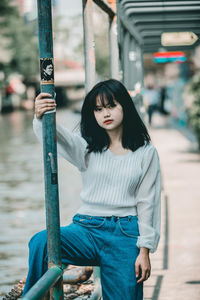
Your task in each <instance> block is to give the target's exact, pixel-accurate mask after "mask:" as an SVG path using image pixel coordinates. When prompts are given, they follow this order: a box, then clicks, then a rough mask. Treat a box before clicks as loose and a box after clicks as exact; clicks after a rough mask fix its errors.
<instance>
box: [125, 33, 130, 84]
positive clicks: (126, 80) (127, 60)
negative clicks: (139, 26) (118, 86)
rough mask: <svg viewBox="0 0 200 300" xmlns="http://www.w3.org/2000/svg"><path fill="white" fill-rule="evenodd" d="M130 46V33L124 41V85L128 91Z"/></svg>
mask: <svg viewBox="0 0 200 300" xmlns="http://www.w3.org/2000/svg"><path fill="white" fill-rule="evenodd" d="M129 46H130V34H129V32H128V31H126V33H125V37H124V41H123V83H124V85H125V86H126V88H127V89H128V80H129V57H128V56H129Z"/></svg>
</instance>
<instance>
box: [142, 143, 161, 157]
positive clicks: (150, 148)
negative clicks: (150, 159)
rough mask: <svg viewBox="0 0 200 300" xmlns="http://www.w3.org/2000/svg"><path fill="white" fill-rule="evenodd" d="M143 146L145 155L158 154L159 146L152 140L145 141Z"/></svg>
mask: <svg viewBox="0 0 200 300" xmlns="http://www.w3.org/2000/svg"><path fill="white" fill-rule="evenodd" d="M142 148H143V155H144V156H151V155H158V151H157V148H156V147H155V146H154V145H153V144H152V143H151V142H147V141H145V144H144V145H143V146H142Z"/></svg>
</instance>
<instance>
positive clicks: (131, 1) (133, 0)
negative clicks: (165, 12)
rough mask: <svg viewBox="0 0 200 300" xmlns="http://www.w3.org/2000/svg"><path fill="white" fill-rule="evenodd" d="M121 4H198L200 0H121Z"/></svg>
mask: <svg viewBox="0 0 200 300" xmlns="http://www.w3.org/2000/svg"><path fill="white" fill-rule="evenodd" d="M120 3H121V5H124V6H126V5H129V4H131V5H134V6H140V7H141V6H149V5H150V6H173V5H187V4H191V5H196V4H199V0H194V1H165V2H163V1H149V0H143V1H138V0H122V1H120Z"/></svg>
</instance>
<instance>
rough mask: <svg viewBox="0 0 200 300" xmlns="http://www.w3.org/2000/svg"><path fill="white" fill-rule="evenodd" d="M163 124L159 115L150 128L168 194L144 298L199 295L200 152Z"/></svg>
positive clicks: (180, 299) (185, 299)
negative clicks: (159, 236)
mask: <svg viewBox="0 0 200 300" xmlns="http://www.w3.org/2000/svg"><path fill="white" fill-rule="evenodd" d="M158 124H161V126H159V127H160V128H158V126H157V125H158ZM162 125H164V124H163V120H162V119H161V118H160V117H159V116H158V117H157V118H155V128H151V129H150V130H149V131H150V135H151V137H152V141H153V144H154V145H155V146H156V148H157V150H158V152H159V156H160V162H161V168H162V174H163V195H162V226H161V239H160V243H159V247H158V249H157V251H156V252H155V253H153V254H150V258H151V265H152V275H151V277H150V278H149V279H148V280H147V281H145V283H144V300H147V299H149V300H150V299H152V300H157V299H158V300H191V299H192V300H199V299H200V154H198V153H197V152H196V151H195V149H196V148H197V145H195V144H194V143H191V142H190V141H189V140H188V139H186V138H185V137H184V135H183V134H182V133H180V132H179V131H177V130H176V129H173V128H167V127H166V126H163V127H162ZM156 127H157V128H156Z"/></svg>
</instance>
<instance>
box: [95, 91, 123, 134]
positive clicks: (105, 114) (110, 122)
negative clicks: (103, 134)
mask: <svg viewBox="0 0 200 300" xmlns="http://www.w3.org/2000/svg"><path fill="white" fill-rule="evenodd" d="M114 103H115V105H116V106H114V107H112V106H110V104H109V102H108V101H107V100H105V106H106V107H104V106H102V103H101V100H100V99H98V97H97V100H96V107H95V110H94V116H95V118H96V121H97V123H98V124H99V126H101V127H102V128H104V129H105V130H107V131H110V130H115V129H117V128H120V127H121V126H122V121H123V108H122V106H121V104H119V102H117V101H116V100H114Z"/></svg>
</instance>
